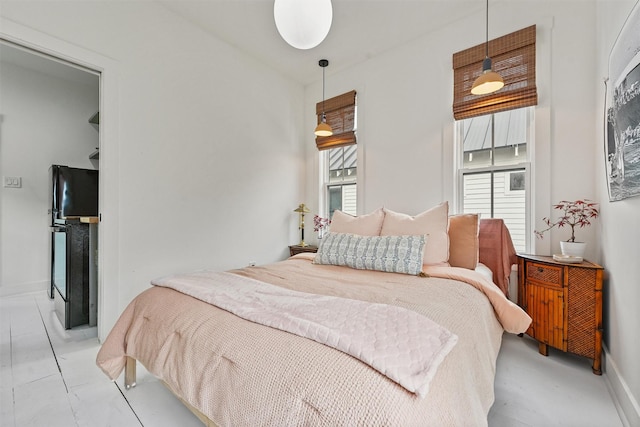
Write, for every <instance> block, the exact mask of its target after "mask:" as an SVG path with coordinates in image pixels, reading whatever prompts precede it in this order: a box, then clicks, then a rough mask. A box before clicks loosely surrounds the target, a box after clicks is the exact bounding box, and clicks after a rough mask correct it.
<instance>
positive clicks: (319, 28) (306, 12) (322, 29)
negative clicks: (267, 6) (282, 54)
mask: <svg viewBox="0 0 640 427" xmlns="http://www.w3.org/2000/svg"><path fill="white" fill-rule="evenodd" d="M273 17H274V19H275V21H276V28H278V32H279V33H280V35H281V36H282V38H283V39H284V41H286V42H287V43H289V44H290V45H291V46H293V47H295V48H297V49H311V48H313V47H316V46H318V45H319V44H320V43H321V42H322V40H324V39H325V37H327V34H329V29H330V28H331V20H332V19H333V7H332V6H331V0H275V1H274V3H273Z"/></svg>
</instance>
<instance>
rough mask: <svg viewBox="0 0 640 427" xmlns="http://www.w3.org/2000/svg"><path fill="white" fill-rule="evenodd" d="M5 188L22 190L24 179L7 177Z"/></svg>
mask: <svg viewBox="0 0 640 427" xmlns="http://www.w3.org/2000/svg"><path fill="white" fill-rule="evenodd" d="M4 186H5V187H7V188H21V187H22V178H21V177H19V176H5V177H4Z"/></svg>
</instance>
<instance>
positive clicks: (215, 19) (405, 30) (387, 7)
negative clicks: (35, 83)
mask: <svg viewBox="0 0 640 427" xmlns="http://www.w3.org/2000/svg"><path fill="white" fill-rule="evenodd" d="M155 1H156V2H158V3H159V4H161V5H163V6H164V7H166V8H167V9H168V10H170V11H172V12H173V13H175V14H177V15H179V16H182V17H183V18H184V19H186V20H187V21H189V22H191V23H193V24H194V25H196V26H198V27H199V28H201V29H202V30H203V31H204V32H206V33H209V34H211V35H212V36H214V37H216V38H218V39H221V40H223V41H225V42H226V43H228V44H230V45H231V46H234V47H235V48H237V49H239V50H240V51H242V52H244V53H246V54H248V55H250V56H252V57H254V58H256V59H257V60H259V61H261V62H263V63H265V64H268V65H269V66H271V67H272V68H274V69H276V70H278V71H279V72H281V73H283V74H284V75H286V76H288V77H290V78H292V79H293V80H295V81H297V82H299V83H301V84H303V85H307V84H311V83H314V82H317V81H319V80H320V79H321V78H322V77H321V76H322V71H321V68H320V67H319V66H318V61H319V60H320V59H323V58H326V59H328V60H329V67H328V68H327V69H326V74H327V75H328V76H329V75H331V73H333V72H336V71H339V70H341V69H345V68H349V67H351V66H353V65H355V64H357V63H360V62H363V61H366V60H367V59H369V58H372V57H374V56H376V55H379V54H381V53H383V52H385V51H388V50H390V49H393V48H395V47H398V46H401V45H403V44H405V43H407V42H409V41H411V40H414V39H416V38H418V37H421V36H423V35H425V34H428V33H430V32H432V31H435V30H436V29H438V28H441V27H444V26H446V25H448V24H450V23H452V22H454V21H457V20H459V19H462V18H464V17H465V16H468V15H472V14H475V15H477V14H479V13H483V12H484V10H485V2H484V1H483V0H332V4H333V23H332V25H331V29H330V31H329V34H328V36H327V37H326V38H325V40H324V41H323V42H322V43H320V45H319V46H317V47H315V48H313V49H309V50H299V49H296V48H294V47H291V46H289V45H288V44H287V43H286V42H285V41H284V40H283V39H282V38H281V37H280V34H279V33H278V30H277V29H276V25H275V22H274V18H273V1H274V0H155ZM300 1H304V0H300ZM490 8H491V5H490ZM483 36H484V34H478V43H481V42H482V41H483V39H484V37H483ZM424 54H425V55H428V53H427V52H425V53H424ZM0 59H2V60H3V61H10V62H14V63H19V64H21V65H22V66H26V67H29V68H35V69H39V70H40V71H45V72H50V73H54V74H55V75H58V77H63V76H62V75H64V74H65V72H64V70H65V67H64V66H63V65H60V64H56V63H55V62H54V61H48V60H47V59H46V58H41V57H40V58H39V57H37V56H34V55H30V54H29V53H25V52H21V51H18V50H16V49H12V48H9V47H7V46H6V45H4V44H2V43H0ZM47 61H48V62H47ZM68 68H69V67H67V71H68V72H69V73H71V76H70V77H69V78H80V79H83V78H87V77H88V76H83V75H82V72H81V71H79V70H73V69H68ZM61 74H62V75H61ZM89 78H90V77H89Z"/></svg>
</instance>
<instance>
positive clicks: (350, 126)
mask: <svg viewBox="0 0 640 427" xmlns="http://www.w3.org/2000/svg"><path fill="white" fill-rule="evenodd" d="M323 112H324V113H326V118H327V123H329V125H331V128H332V129H333V132H334V133H333V135H332V136H327V137H317V138H316V145H317V147H318V150H320V156H319V158H320V171H321V175H320V185H321V187H322V190H321V191H320V211H321V212H325V213H326V215H328V217H329V218H331V217H332V216H333V212H334V211H335V210H336V209H340V210H341V211H342V212H345V213H348V214H351V215H356V214H357V194H358V187H357V175H358V173H357V172H358V168H357V165H358V150H357V145H356V142H357V138H356V127H357V126H356V122H357V120H356V91H351V92H347V93H345V94H342V95H338V96H336V97H334V98H331V99H327V100H326V101H325V102H319V103H318V104H317V105H316V114H317V116H318V123H319V122H320V120H321V118H322V113H323Z"/></svg>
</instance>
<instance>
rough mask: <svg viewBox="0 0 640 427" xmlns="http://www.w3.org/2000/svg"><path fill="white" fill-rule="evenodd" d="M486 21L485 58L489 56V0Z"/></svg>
mask: <svg viewBox="0 0 640 427" xmlns="http://www.w3.org/2000/svg"><path fill="white" fill-rule="evenodd" d="M484 22H485V23H486V27H485V31H486V40H487V42H486V43H485V55H484V56H485V58H488V57H489V0H487V8H486V19H485V21H484Z"/></svg>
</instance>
